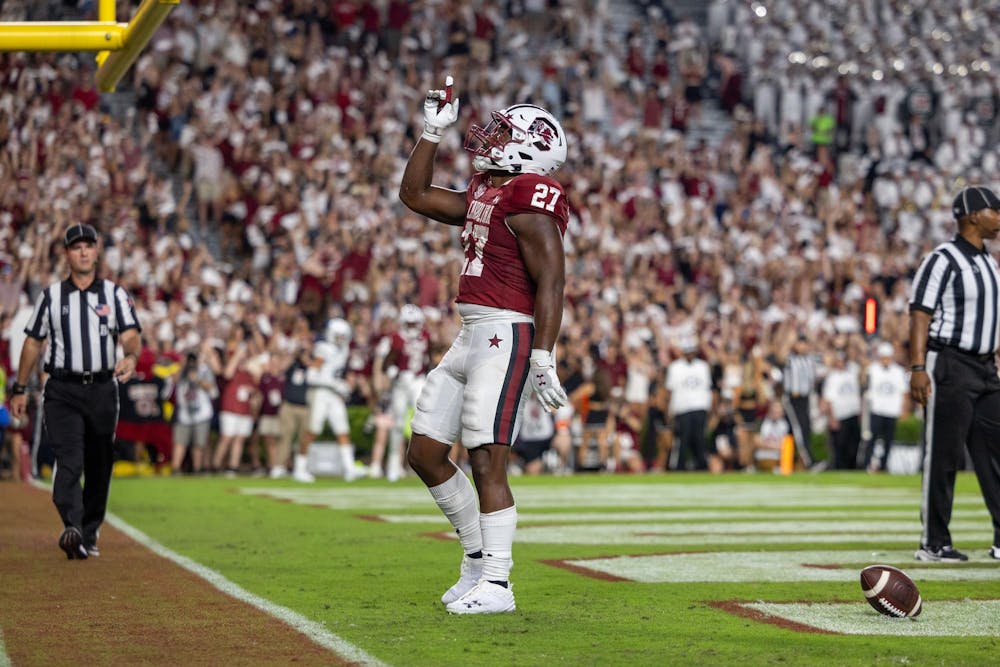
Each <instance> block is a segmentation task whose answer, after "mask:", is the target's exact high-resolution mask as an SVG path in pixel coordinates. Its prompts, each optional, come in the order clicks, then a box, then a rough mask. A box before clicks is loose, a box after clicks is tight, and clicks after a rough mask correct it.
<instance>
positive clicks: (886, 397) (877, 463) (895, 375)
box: [865, 342, 910, 472]
mask: <svg viewBox="0 0 1000 667" xmlns="http://www.w3.org/2000/svg"><path fill="white" fill-rule="evenodd" d="M895 354H896V350H895V348H894V347H893V346H892V343H889V342H883V343H880V344H879V346H878V362H877V363H874V364H871V365H870V366H869V367H868V372H867V373H866V382H865V385H866V388H867V392H866V396H867V400H868V408H869V410H870V411H871V420H870V427H869V430H870V431H871V439H870V441H869V442H868V446H867V448H866V452H865V466H866V467H867V468H868V471H869V472H879V471H880V470H885V468H886V461H887V460H888V458H889V447H890V446H891V445H892V438H893V435H894V434H895V432H896V420H897V419H899V417H900V416H901V415H902V414H903V408H904V405H905V402H906V396H907V395H908V394H909V391H910V379H909V377H908V376H907V373H906V371H905V370H903V367H902V366H900V365H899V364H897V363H896V362H895V361H894V360H893V358H894V357H895Z"/></svg>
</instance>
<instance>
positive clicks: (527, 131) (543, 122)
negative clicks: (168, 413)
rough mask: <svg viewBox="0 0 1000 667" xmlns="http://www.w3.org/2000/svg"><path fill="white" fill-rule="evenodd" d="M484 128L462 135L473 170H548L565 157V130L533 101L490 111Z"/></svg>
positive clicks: (511, 171) (519, 172)
mask: <svg viewBox="0 0 1000 667" xmlns="http://www.w3.org/2000/svg"><path fill="white" fill-rule="evenodd" d="M490 115H491V117H492V119H493V120H491V121H490V123H489V124H488V125H487V126H486V127H485V128H484V127H480V126H479V125H473V126H472V127H470V128H469V134H468V135H467V136H466V138H465V150H467V151H469V152H470V153H472V155H473V157H472V167H473V169H475V170H476V171H505V172H508V173H511V174H524V173H530V174H540V175H542V176H544V175H546V174H550V173H552V172H553V171H555V170H556V169H558V168H559V167H561V166H562V163H563V162H565V161H566V133H565V132H563V129H562V126H561V125H560V124H559V121H558V120H556V118H555V116H553V115H552V114H550V113H549V112H548V111H546V110H545V109H543V108H541V107H536V106H535V105H533V104H515V105H514V106H512V107H507V108H506V109H504V110H502V111H494V112H492V113H491V114H490Z"/></svg>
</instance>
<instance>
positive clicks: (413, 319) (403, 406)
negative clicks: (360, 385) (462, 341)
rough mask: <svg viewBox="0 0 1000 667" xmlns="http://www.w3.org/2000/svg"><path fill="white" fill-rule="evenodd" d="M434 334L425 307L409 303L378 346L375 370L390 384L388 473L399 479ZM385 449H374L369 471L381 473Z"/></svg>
mask: <svg viewBox="0 0 1000 667" xmlns="http://www.w3.org/2000/svg"><path fill="white" fill-rule="evenodd" d="M430 346H431V337H430V334H428V333H427V330H426V329H425V328H424V311H422V310H420V308H419V307H417V306H415V305H413V304H410V303H408V304H406V305H405V306H403V307H402V308H401V309H400V311H399V329H398V330H397V331H395V332H393V333H392V334H390V335H388V336H386V337H385V338H383V339H382V340H380V341H379V344H378V346H377V347H376V349H375V367H376V371H375V372H381V374H382V376H383V378H384V381H381V382H380V383H379V384H380V385H381V386H385V385H388V386H389V406H388V407H389V409H388V414H389V417H390V419H391V425H390V426H389V434H388V441H389V448H388V449H389V456H388V460H387V462H386V470H385V477H386V479H387V480H389V481H390V482H395V481H397V480H399V479H400V478H401V477H402V476H403V432H404V430H405V429H406V425H407V423H408V421H409V419H410V412H411V410H413V409H414V408H415V407H416V405H417V396H418V395H419V394H420V389H421V388H422V387H423V386H424V381H425V380H426V379H427V369H428V367H429V365H430ZM382 454H383V452H382V451H376V450H375V449H374V447H373V449H372V463H371V467H370V472H369V475H370V476H371V477H381V475H382Z"/></svg>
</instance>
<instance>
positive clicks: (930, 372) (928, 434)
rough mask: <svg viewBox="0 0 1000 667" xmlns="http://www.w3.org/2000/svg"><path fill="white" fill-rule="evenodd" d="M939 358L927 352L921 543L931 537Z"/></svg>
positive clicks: (921, 491) (934, 353) (924, 542)
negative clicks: (928, 525) (936, 372)
mask: <svg viewBox="0 0 1000 667" xmlns="http://www.w3.org/2000/svg"><path fill="white" fill-rule="evenodd" d="M937 360H938V353H937V352H933V351H928V352H927V376H928V377H929V378H930V379H931V395H930V399H929V400H928V401H927V406H926V407H925V408H924V461H923V475H922V479H921V484H920V517H921V519H922V524H923V530H922V531H921V533H920V544H921V545H924V544H927V541H928V540H929V539H930V538H929V536H928V532H927V531H928V529H927V524H928V515H927V512H928V510H929V509H930V493H931V450H932V449H933V447H934V402H935V400H936V396H937V389H936V387H935V386H934V369H935V367H936V366H937ZM938 546H940V545H938Z"/></svg>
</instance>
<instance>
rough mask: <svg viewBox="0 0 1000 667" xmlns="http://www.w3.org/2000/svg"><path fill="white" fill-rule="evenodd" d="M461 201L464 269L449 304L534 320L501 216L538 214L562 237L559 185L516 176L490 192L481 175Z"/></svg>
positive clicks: (527, 284) (530, 292)
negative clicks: (551, 220) (463, 209)
mask: <svg viewBox="0 0 1000 667" xmlns="http://www.w3.org/2000/svg"><path fill="white" fill-rule="evenodd" d="M465 198H466V202H467V212H466V215H465V228H464V229H463V230H462V248H463V250H464V251H465V264H464V265H463V267H462V276H461V278H460V280H459V283H458V297H457V298H456V299H455V300H456V301H457V302H459V303H474V304H478V305H481V306H490V307H492V308H505V309H508V310H516V311H518V312H521V313H526V314H528V315H534V313H535V283H534V281H532V279H531V276H529V275H528V269H527V267H525V265H524V260H523V259H522V258H521V251H520V249H519V248H518V247H517V237H516V236H514V233H513V232H512V231H511V230H510V228H509V227H508V226H507V217H508V216H511V215H518V214H521V213H542V214H544V215H548V216H551V217H552V218H554V219H555V221H556V224H557V225H559V233H560V234H565V233H566V224H567V222H568V218H569V212H568V211H569V208H568V206H567V205H566V193H565V192H564V191H563V188H562V186H561V185H560V184H559V182H558V181H556V180H554V179H552V178H549V177H548V176H539V175H537V174H521V175H520V176H515V177H514V178H512V179H511V180H509V181H507V182H506V183H504V184H503V185H501V186H499V187H492V186H490V184H489V180H488V176H487V174H485V173H481V174H476V175H475V176H473V177H472V181H470V182H469V189H468V190H467V191H466V193H465Z"/></svg>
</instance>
